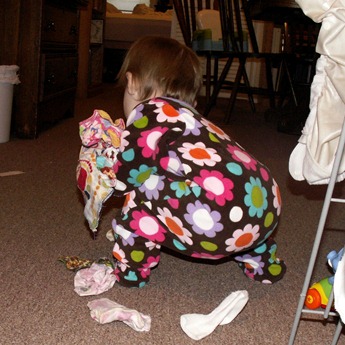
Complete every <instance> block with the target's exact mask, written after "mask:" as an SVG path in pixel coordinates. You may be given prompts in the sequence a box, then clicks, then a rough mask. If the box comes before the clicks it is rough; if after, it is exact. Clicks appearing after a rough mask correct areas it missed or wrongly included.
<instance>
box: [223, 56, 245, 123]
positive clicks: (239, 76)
mask: <svg viewBox="0 0 345 345" xmlns="http://www.w3.org/2000/svg"><path fill="white" fill-rule="evenodd" d="M245 64H246V59H240V65H239V67H238V70H237V73H236V77H235V82H234V87H233V88H232V90H231V96H230V100H229V103H228V107H227V109H226V114H225V118H224V122H225V123H228V122H229V120H230V117H231V114H232V111H233V109H234V105H235V101H236V97H237V93H238V89H239V87H240V83H241V79H242V77H243V76H244V74H245Z"/></svg>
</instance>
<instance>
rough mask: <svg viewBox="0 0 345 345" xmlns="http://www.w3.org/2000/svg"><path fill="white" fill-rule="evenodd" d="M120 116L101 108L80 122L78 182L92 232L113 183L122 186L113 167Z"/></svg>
mask: <svg viewBox="0 0 345 345" xmlns="http://www.w3.org/2000/svg"><path fill="white" fill-rule="evenodd" d="M124 128H125V124H124V122H123V120H122V119H117V120H116V121H115V122H113V121H112V119H111V117H110V116H109V114H107V113H106V112H105V111H103V110H94V112H93V114H92V116H90V117H89V118H87V119H86V120H84V121H82V122H80V123H79V135H80V139H81V142H82V147H81V149H80V153H79V163H78V166H77V169H76V175H77V185H78V188H79V189H80V191H81V192H82V195H83V197H84V202H85V207H84V215H85V218H86V219H87V221H88V223H89V227H90V229H91V230H92V231H93V232H96V231H97V227H98V222H99V217H100V212H101V208H102V205H103V203H104V202H105V201H106V200H107V199H108V198H109V197H110V196H111V195H112V194H113V191H114V187H116V188H118V189H119V188H120V189H121V188H123V187H124V186H122V184H121V182H120V181H118V180H117V178H116V175H115V173H114V170H113V167H114V165H115V162H116V157H117V153H118V152H119V149H120V138H121V133H122V131H123V130H124Z"/></svg>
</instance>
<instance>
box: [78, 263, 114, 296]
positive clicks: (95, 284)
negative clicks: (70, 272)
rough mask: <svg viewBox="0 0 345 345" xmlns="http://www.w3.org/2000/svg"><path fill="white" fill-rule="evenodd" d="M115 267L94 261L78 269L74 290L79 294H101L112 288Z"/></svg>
mask: <svg viewBox="0 0 345 345" xmlns="http://www.w3.org/2000/svg"><path fill="white" fill-rule="evenodd" d="M113 272H114V269H113V268H112V267H109V266H107V265H105V264H96V263H93V264H92V265H91V267H89V268H84V269H82V270H80V271H78V272H77V273H76V275H75V277H74V291H75V292H76V293H77V294H78V295H79V296H90V295H99V294H101V293H103V292H105V291H108V290H109V289H111V288H112V287H113V286H114V284H115V282H116V277H115V275H114V273H113Z"/></svg>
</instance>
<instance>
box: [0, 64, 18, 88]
mask: <svg viewBox="0 0 345 345" xmlns="http://www.w3.org/2000/svg"><path fill="white" fill-rule="evenodd" d="M18 71H19V66H17V65H0V83H10V84H19V83H20V81H19V77H18V74H17V72H18Z"/></svg>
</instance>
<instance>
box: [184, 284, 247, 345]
mask: <svg viewBox="0 0 345 345" xmlns="http://www.w3.org/2000/svg"><path fill="white" fill-rule="evenodd" d="M248 298H249V297H248V292H247V291H246V290H239V291H235V292H233V293H231V294H230V295H229V296H228V297H226V298H225V299H224V300H223V301H222V303H221V304H220V305H219V306H218V307H217V308H216V309H214V310H213V311H212V312H211V313H210V314H207V315H203V314H185V315H182V316H181V318H180V324H181V328H182V329H183V331H184V332H185V333H186V334H187V335H188V336H189V337H190V338H192V339H194V340H200V339H202V338H205V337H206V336H208V335H210V334H211V333H212V332H213V331H214V330H215V329H216V327H217V326H218V325H226V324H228V323H230V322H231V321H232V320H233V319H234V318H235V317H236V316H237V315H238V314H239V313H240V312H241V311H242V309H243V308H244V307H245V305H246V304H247V302H248ZM230 343H231V341H230Z"/></svg>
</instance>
